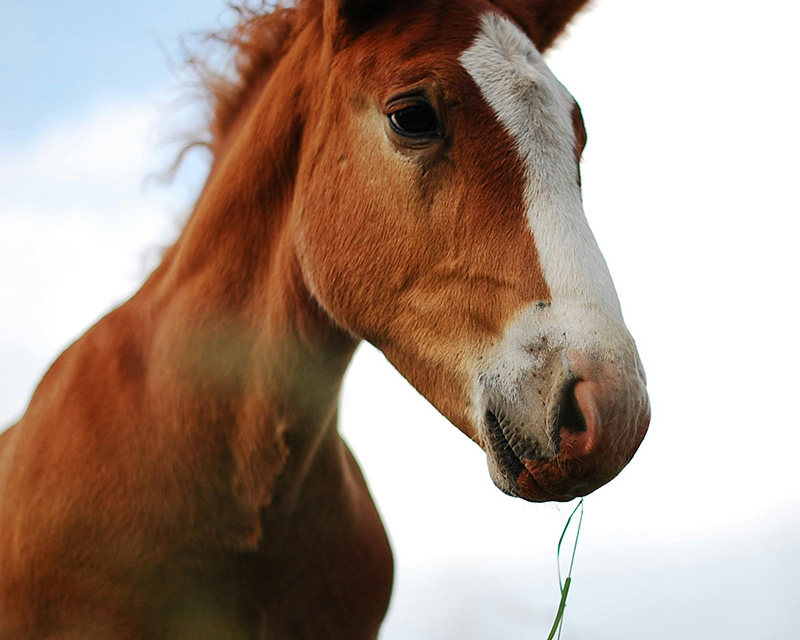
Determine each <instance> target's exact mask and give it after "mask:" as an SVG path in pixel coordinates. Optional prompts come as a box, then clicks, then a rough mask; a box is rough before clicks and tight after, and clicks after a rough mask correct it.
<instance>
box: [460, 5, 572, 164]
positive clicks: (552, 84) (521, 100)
mask: <svg viewBox="0 0 800 640" xmlns="http://www.w3.org/2000/svg"><path fill="white" fill-rule="evenodd" d="M460 62H461V65H462V66H463V67H464V69H465V70H466V71H467V73H468V74H469V75H470V76H471V77H472V79H473V80H474V81H475V83H476V84H477V85H478V87H479V88H480V90H481V93H482V94H483V96H484V98H485V99H486V100H487V102H489V104H490V105H491V107H492V108H493V110H494V111H495V113H497V114H498V115H499V116H500V119H501V120H503V121H505V122H509V121H512V122H513V121H518V120H528V121H529V122H531V121H533V122H538V123H539V124H542V125H544V126H543V129H546V130H547V133H549V134H550V136H551V141H552V142H555V143H561V144H559V146H566V147H569V148H572V147H573V146H574V144H575V127H574V122H573V119H574V110H575V108H576V106H577V103H576V102H575V99H574V98H573V97H572V95H571V94H570V93H569V91H567V89H566V88H565V87H564V86H563V85H562V84H561V83H560V82H559V81H558V79H557V78H556V77H555V76H554V75H553V73H552V71H550V68H549V67H548V66H547V63H546V62H545V61H544V58H543V57H542V55H541V53H540V52H539V51H538V49H537V48H536V46H535V45H534V44H533V42H532V41H531V40H530V38H528V36H527V35H525V33H524V32H523V31H522V30H521V29H520V28H519V27H518V26H517V25H516V24H514V23H513V22H512V21H511V20H510V19H508V18H506V17H505V16H502V15H500V14H498V13H495V12H493V11H491V12H488V13H486V14H484V15H483V16H482V17H481V20H480V26H479V30H478V33H477V35H476V37H475V38H474V39H473V41H472V42H471V44H470V45H469V46H468V47H467V48H466V49H465V50H464V52H463V53H462V54H461V57H460ZM524 128H529V127H524ZM553 136H554V138H555V139H553Z"/></svg>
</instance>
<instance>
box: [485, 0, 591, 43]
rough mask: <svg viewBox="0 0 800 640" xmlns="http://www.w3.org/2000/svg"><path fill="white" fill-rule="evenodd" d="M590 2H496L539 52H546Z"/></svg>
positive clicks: (499, 0) (513, 0) (572, 0)
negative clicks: (520, 26)
mask: <svg viewBox="0 0 800 640" xmlns="http://www.w3.org/2000/svg"><path fill="white" fill-rule="evenodd" d="M589 1H590V0H496V2H495V4H497V5H499V6H500V7H501V8H502V9H503V10H504V11H506V12H508V14H509V15H511V16H512V17H513V18H514V19H516V20H517V22H519V23H520V24H521V25H522V26H523V27H524V28H525V30H526V31H527V32H528V35H529V36H530V38H531V40H533V43H534V44H535V45H536V48H537V49H539V51H541V52H544V51H545V50H547V49H549V48H550V46H551V45H552V44H553V43H554V42H555V41H556V39H557V38H558V36H560V35H561V34H562V33H563V32H564V29H565V28H566V26H567V25H568V24H569V22H570V20H572V18H573V16H574V15H575V14H576V13H578V11H580V10H581V9H583V7H585V6H586V5H587V4H588V3H589Z"/></svg>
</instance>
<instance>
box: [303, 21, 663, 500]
mask: <svg viewBox="0 0 800 640" xmlns="http://www.w3.org/2000/svg"><path fill="white" fill-rule="evenodd" d="M448 11H450V13H451V14H452V15H445V13H444V12H445V10H444V9H442V8H440V10H439V13H438V14H437V16H436V18H433V17H431V16H424V15H420V16H416V17H415V19H406V20H405V21H404V22H403V23H402V26H403V28H402V30H401V29H397V28H395V29H394V30H393V31H391V32H390V31H389V28H388V27H381V26H380V23H377V24H376V25H375V26H373V27H372V28H370V29H369V30H365V31H363V32H361V33H359V35H358V36H357V37H354V38H352V40H350V41H349V42H348V43H347V45H346V46H340V47H339V48H338V49H336V48H334V51H335V52H334V54H333V57H332V60H331V64H330V68H329V70H328V71H327V73H328V75H327V76H326V78H325V82H324V86H322V83H321V86H320V88H319V95H318V97H317V100H318V104H319V105H320V114H321V117H319V118H318V119H317V120H316V121H315V122H314V123H312V124H311V125H310V127H311V128H310V131H309V133H308V137H307V142H306V145H305V147H304V153H303V159H302V160H301V166H300V171H299V181H300V184H299V185H298V187H299V188H298V189H297V192H298V193H301V194H304V195H303V196H302V198H301V199H298V201H297V207H296V219H297V240H296V245H297V253H298V256H299V262H300V264H301V268H302V270H303V273H304V277H305V279H306V283H307V285H308V287H309V289H310V290H311V292H312V294H313V295H314V297H315V298H316V299H317V300H318V301H319V303H320V304H321V306H322V307H323V308H324V309H325V310H326V311H327V313H328V314H329V315H330V316H331V317H332V318H333V319H334V320H335V321H336V322H337V323H338V324H339V325H340V326H342V327H343V328H345V329H347V330H348V331H350V332H351V333H353V334H355V335H357V336H359V337H362V338H365V339H367V340H369V341H370V342H372V343H373V344H374V345H376V346H377V347H378V348H379V349H381V350H382V351H383V352H384V354H385V355H386V356H387V358H388V359H389V360H390V361H391V362H392V363H393V364H394V365H395V366H396V367H397V368H398V370H399V371H400V372H401V373H402V374H403V375H404V376H405V377H406V378H407V379H408V380H409V381H410V382H411V383H412V384H413V385H414V386H415V387H416V388H417V389H418V390H419V391H420V392H421V393H422V394H423V395H425V396H426V397H427V398H428V399H429V400H430V401H431V402H432V403H433V404H434V405H435V406H436V407H437V408H438V409H439V410H440V411H441V412H442V413H443V414H444V415H445V416H447V417H448V418H449V419H450V420H451V421H452V422H453V423H454V424H456V425H457V426H458V427H459V428H460V429H461V430H462V431H463V432H464V433H466V434H467V435H468V436H470V437H471V438H473V439H474V440H476V441H477V442H478V443H479V444H480V445H481V446H482V447H483V448H484V450H485V451H486V453H487V457H488V462H489V469H490V473H491V475H492V478H493V480H494V482H495V484H496V485H497V486H498V487H499V488H500V489H502V490H503V491H505V492H507V493H510V494H512V495H517V496H521V497H524V498H526V499H529V500H535V501H545V500H569V499H571V498H573V497H575V496H577V495H584V494H586V493H589V492H590V491H592V490H594V489H596V488H597V487H599V486H600V485H602V484H604V483H605V482H607V481H608V480H610V479H611V478H613V477H614V476H615V475H616V474H617V473H618V472H619V471H620V470H621V469H622V467H623V466H624V465H625V464H626V463H627V462H628V461H629V460H630V458H631V457H632V456H633V454H634V452H635V451H636V449H637V447H638V446H639V443H640V442H641V440H642V438H643V437H644V433H645V431H646V429H647V425H648V422H649V406H648V400H647V394H646V391H645V382H644V373H643V370H642V368H641V364H640V362H639V358H638V354H637V351H636V348H635V345H634V343H633V340H632V339H631V337H630V335H629V333H628V331H627V329H626V328H625V325H624V322H623V319H622V315H621V312H620V308H619V303H618V300H617V296H616V292H615V290H614V286H613V283H612V281H611V277H610V275H609V273H608V269H607V267H606V264H605V261H604V260H603V258H602V256H601V254H600V252H599V249H598V248H597V245H596V243H595V240H594V237H593V236H592V233H591V231H590V230H589V227H588V225H587V223H586V220H585V217H584V214H583V209H582V201H581V193H580V184H579V174H578V160H579V156H580V151H581V149H582V141H583V139H584V135H585V134H584V132H583V125H582V121H581V119H580V115H579V110H578V108H577V105H576V103H575V101H574V100H573V98H572V97H571V96H570V94H569V93H568V92H567V91H566V89H564V88H563V87H562V86H561V84H560V83H559V82H558V81H557V80H556V79H555V78H554V76H553V75H552V74H551V72H550V71H549V69H548V68H547V66H546V64H545V63H544V61H543V59H542V57H541V55H540V53H539V52H538V51H537V49H536V47H535V46H534V45H533V43H532V42H531V41H530V40H529V39H528V37H527V36H526V35H525V33H524V32H523V31H522V30H521V29H520V28H519V27H518V26H516V25H515V24H514V23H513V22H512V21H511V20H510V19H508V18H507V17H504V16H502V15H500V14H499V13H496V12H495V10H490V11H488V12H484V11H480V12H479V11H476V12H475V15H468V13H469V12H467V11H466V10H465V9H464V6H463V5H462V6H460V7H459V8H458V9H449V10H448ZM386 22H387V24H388V23H392V24H394V25H395V26H396V24H397V20H392V21H388V20H387V21H386Z"/></svg>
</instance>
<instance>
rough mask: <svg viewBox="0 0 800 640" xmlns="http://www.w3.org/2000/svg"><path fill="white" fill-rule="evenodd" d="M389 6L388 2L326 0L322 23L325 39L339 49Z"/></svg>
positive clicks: (374, 0) (375, 0)
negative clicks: (349, 36) (347, 39)
mask: <svg viewBox="0 0 800 640" xmlns="http://www.w3.org/2000/svg"><path fill="white" fill-rule="evenodd" d="M388 5H389V2H387V0H324V2H323V8H322V11H323V14H322V23H323V27H324V29H325V37H326V39H327V40H328V42H330V43H331V45H332V47H333V49H334V50H335V49H338V48H339V47H340V46H341V44H342V42H344V40H345V39H346V37H347V36H348V35H352V34H357V33H359V32H360V31H362V30H363V29H364V28H366V27H367V26H368V25H369V23H370V22H371V21H372V20H374V19H375V18H376V17H377V16H378V14H379V13H380V12H381V11H383V10H385V9H386V8H387V7H388Z"/></svg>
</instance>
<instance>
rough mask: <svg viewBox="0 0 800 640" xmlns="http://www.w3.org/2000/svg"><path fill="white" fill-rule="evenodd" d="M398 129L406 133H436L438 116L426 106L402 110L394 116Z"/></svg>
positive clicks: (415, 106)
mask: <svg viewBox="0 0 800 640" xmlns="http://www.w3.org/2000/svg"><path fill="white" fill-rule="evenodd" d="M392 120H394V123H395V124H396V125H397V127H398V128H399V129H400V130H401V131H404V132H406V133H434V132H435V131H436V114H435V113H434V112H433V109H431V108H430V107H428V106H426V105H421V104H420V105H414V106H412V107H406V108H405V109H400V110H399V111H395V112H394V113H393V114H392Z"/></svg>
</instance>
